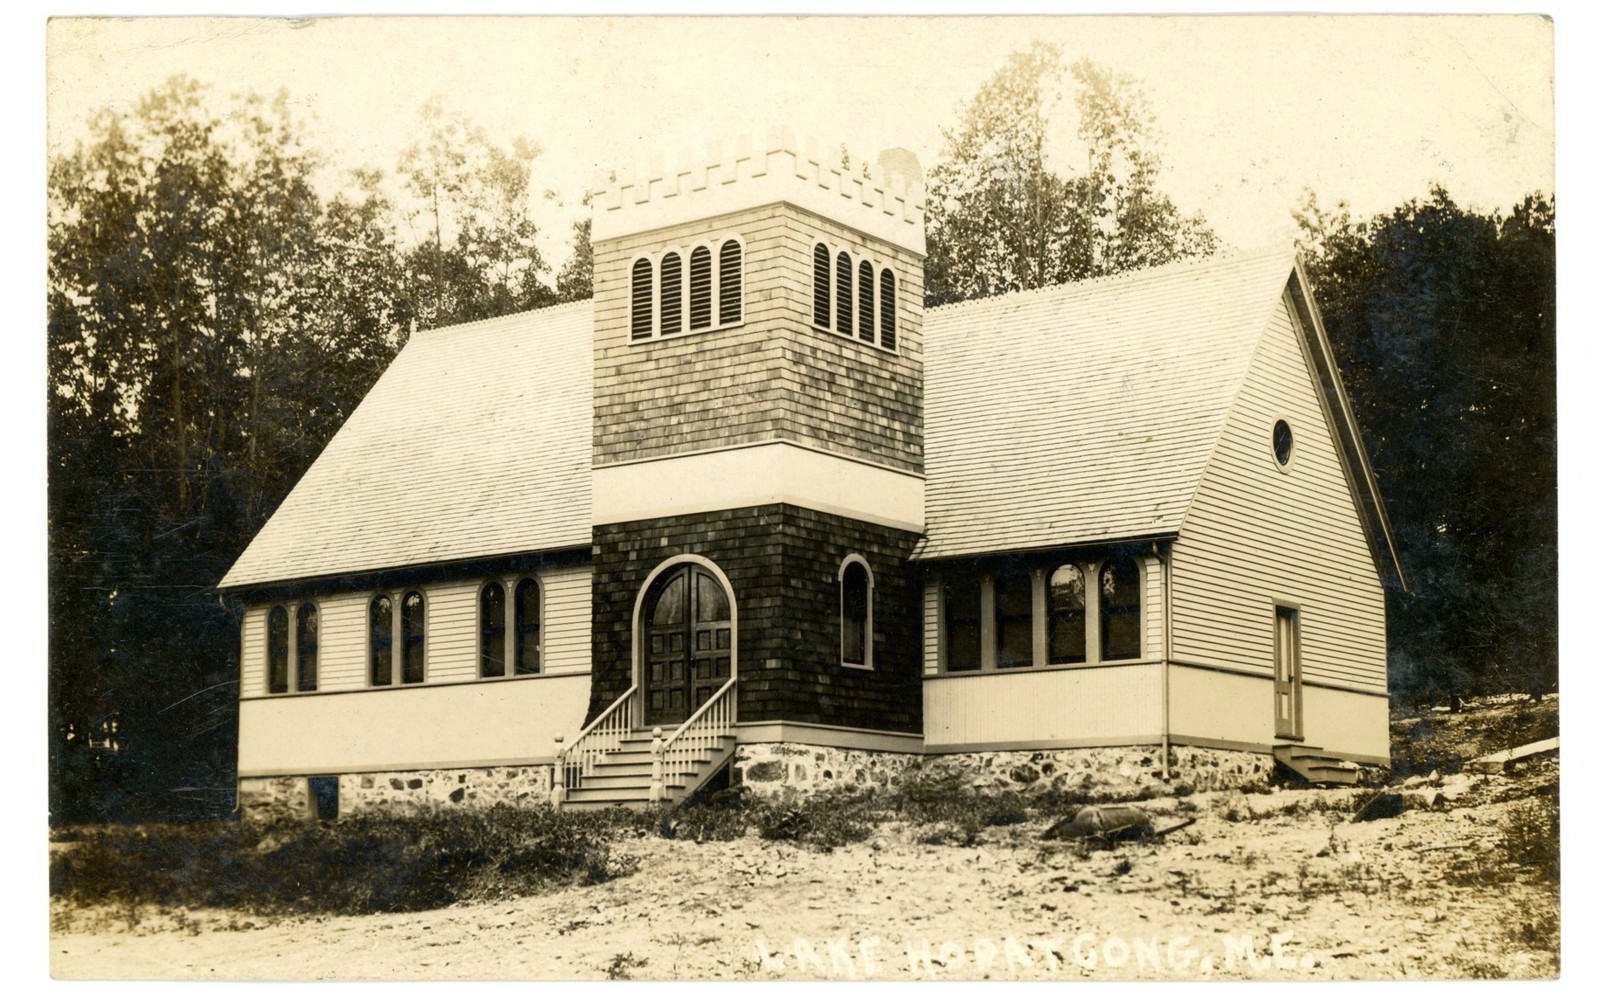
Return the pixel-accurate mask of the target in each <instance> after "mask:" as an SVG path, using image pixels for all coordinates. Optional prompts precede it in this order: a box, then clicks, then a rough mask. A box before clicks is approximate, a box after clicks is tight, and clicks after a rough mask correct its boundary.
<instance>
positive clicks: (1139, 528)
mask: <svg viewBox="0 0 1600 990" xmlns="http://www.w3.org/2000/svg"><path fill="white" fill-rule="evenodd" d="M871 174H872V178H871V179H870V180H869V179H864V178H862V177H860V176H858V175H850V174H843V173H842V172H841V171H840V169H839V168H838V166H837V165H836V164H835V163H833V162H832V158H831V156H830V155H828V154H826V153H823V152H821V151H820V149H819V147H818V146H817V145H815V144H803V143H802V142H800V141H798V140H797V139H796V138H795V136H794V135H793V133H792V132H790V131H788V130H786V129H775V130H773V131H771V132H770V133H768V134H765V135H761V136H760V137H758V138H755V139H749V140H745V141H742V142H740V143H738V144H737V145H736V146H724V147H718V146H713V147H712V148H711V149H709V151H708V153H706V154H704V155H701V156H698V157H696V156H683V157H682V158H680V160H679V161H678V162H677V163H676V166H675V167H667V166H666V165H665V164H664V163H662V162H661V161H659V160H658V161H656V162H654V163H652V165H651V167H650V168H649V169H646V170H641V171H640V172H638V173H624V174H622V175H621V176H619V177H618V178H617V179H615V180H613V181H610V182H608V183H606V184H605V185H604V186H603V187H602V188H600V189H599V190H597V192H596V194H595V196H594V198H593V210H594V214H593V226H592V238H593V247H594V298H593V299H592V300H590V301H584V302H579V303H570V304H566V305H559V306H554V307H550V308H547V309H540V310H535V311H531V312H527V313H520V314H517V315H513V316H506V317H501V318H497V319H491V320H484V321H481V322H477V323H469V324H464V325H460V326H453V327H445V328H440V329H437V330H429V331H423V332H419V333H416V334H414V335H413V336H412V338H411V339H410V341H409V342H408V343H407V344H406V346H405V347H404V348H403V349H402V350H401V352H400V353H399V355H398V356H397V357H396V358H395V359H394V361H393V363H392V364H391V366H390V367H389V368H388V370H387V371H386V372H385V373H384V374H383V376H382V377H381V379H380V380H379V381H378V382H377V384H376V385H375V386H374V387H373V389H372V391H371V392H370V393H369V394H368V395H367V397H366V398H365V399H364V400H363V402H362V403H361V404H360V406H359V407H358V408H357V409H356V410H355V411H354V412H353V413H352V414H351V416H350V418H349V420H348V421H347V422H346V423H345V425H344V426H343V427H342V428H341V429H340V430H339V432H338V434H337V435H336V436H335V437H334V438H333V440H332V441H331V442H330V443H329V444H328V446H327V448H326V449H325V450H324V451H323V453H322V454H321V456H320V457H319V458H318V459H317V460H316V462H315V463H314V464H313V465H312V466H311V468H310V469H309V470H308V471H307V472H306V474H305V476H304V477H303V478H302V479H301V480H300V482H299V484H298V485H296V487H295V488H294V490H293V491H292V492H291V493H290V495H289V496H288V497H287V498H286V499H285V500H284V502H283V504H282V505H281V506H280V507H279V509H278V510H277V512H276V513H275V514H274V515H273V517H272V518H271V520H270V521H269V522H268V523H267V524H266V526H264V527H263V528H262V530H261V531H260V533H259V534H257V536H256V538H255V539H254V541H253V542H252V543H251V544H250V546H249V548H248V549H247V550H246V551H245V552H244V554H243V555H242V556H241V557H240V558H239V560H238V561H237V562H236V563H235V564H234V566H233V568H232V569H231V570H230V571H229V572H228V574H227V576H226V577H225V578H224V579H223V581H222V583H221V586H220V590H221V591H222V592H223V593H225V594H227V595H229V596H232V597H233V598H235V599H236V600H237V601H239V602H241V603H242V604H243V606H244V618H243V623H242V629H241V635H240V671H241V679H240V705H239V708H240V726H239V765H238V775H239V789H240V804H241V808H242V809H243V810H244V812H245V813H247V814H268V813H274V812H289V813H293V814H301V815H308V816H316V817H330V816H333V815H336V814H341V813H344V814H348V813H351V812H353V811H356V810H361V809H367V808H376V807H383V806H419V805H434V806H478V805H485V804H492V803H495V802H499V801H506V802H535V801H555V802H557V803H558V804H561V805H563V806H594V805H612V804H627V805H641V804H645V803H648V802H652V801H668V802H676V801H681V800H683V799H684V798H686V797H687V796H689V795H691V794H693V793H694V792H695V791H696V790H698V789H700V788H702V787H705V786H707V785H716V786H720V785H722V784H725V783H729V782H732V783H736V784H742V785H745V786H748V787H750V788H751V790H752V791H753V792H754V793H756V794H758V795H759V794H770V795H778V796H798V795H803V794H807V793H811V792H812V791H815V790H817V789H819V788H828V787H840V786H844V787H860V786H874V785H884V784H887V783H890V782H892V781H893V780H894V778H895V777H896V776H897V775H898V774H900V773H902V772H904V771H905V770H906V769H907V768H908V767H911V766H914V765H917V764H919V763H921V762H924V761H928V760H935V759H941V760H951V761H957V762H963V763H965V764H967V765H970V766H971V767H972V768H973V769H974V771H975V772H982V773H988V774H991V775H994V776H996V777H997V778H1003V779H1004V780H1006V781H1009V782H1010V783H1011V784H1013V785H1015V786H1019V787H1028V788H1039V787H1051V786H1057V787H1073V788H1081V789H1083V790H1087V791H1096V790H1100V791H1117V792H1124V791H1125V792H1128V793H1133V792H1137V791H1141V790H1149V791H1152V792H1160V791H1162V790H1170V789H1172V788H1176V787H1179V786H1181V785H1183V784H1187V785H1188V786H1190V787H1197V788H1202V787H1208V786H1232V785H1237V784H1239V783H1242V782H1244V781H1246V780H1249V779H1252V778H1258V779H1259V778H1263V777H1265V775H1266V774H1268V773H1269V772H1271V771H1272V770H1273V769H1274V767H1275V766H1281V767H1282V768H1283V769H1285V770H1287V771H1291V772H1293V773H1297V774H1299V775H1300V776H1302V777H1305V778H1307V779H1310V780H1313V781H1335V782H1337V781H1347V782H1348V781H1351V780H1353V779H1355V774H1356V770H1355V767H1356V766H1357V765H1361V764H1366V765H1382V764H1386V763H1387V762H1388V756H1389V748H1388V681H1387V672H1386V647H1385V630H1384V588H1385V586H1386V584H1388V585H1393V586H1396V587H1403V586H1404V580H1405V579H1404V575H1403V573H1402V570H1401V567H1400V562H1399V560H1398V558H1397V556H1396V553H1395V544H1394V537H1393V534H1392V533H1391V531H1390V528H1389V524H1388V521H1387V519H1386V517H1385V514H1384V509H1383V504H1382V500H1381V498H1380V496H1379V493H1378V487H1377V482H1376V479H1375V477H1374V474H1373V471H1372V467H1371V464H1370V463H1369V461H1368V458H1367V455H1366V453H1365V451H1364V449H1363V447H1362V442H1361V438H1360V435H1359V433H1358V431H1357V427H1356V423H1355V420H1354V417H1353V414H1352V412H1351V408H1350V403H1349V400H1348V398H1347V397H1346V395H1345V392H1344V389H1343V386H1342V385H1341V383H1340V379H1339V373H1338V370H1337V369H1336V368H1335V366H1334V362H1333V353H1332V350H1331V348H1330V347H1329V344H1328V340H1327V337H1326V335H1325V334H1324V332H1323V329H1322V326H1321V323H1320V321H1319V318H1318V315H1317V309H1316V304H1315V302H1314V301H1313V297H1312V291H1311V286H1310V285H1309V284H1308V282H1307V279H1306V275H1305V271H1304V269H1303V267H1302V266H1301V265H1300V264H1299V262H1298V260H1297V259H1296V257H1295V256H1294V254H1293V253H1292V252H1290V251H1270V252H1257V253H1243V254H1235V255H1229V256H1223V257H1217V258H1213V259H1207V260H1203V261H1196V262H1186V263H1181V264H1174V265H1168V266H1164V267H1159V268H1151V269H1146V270H1142V271H1136V272H1130V273H1127V274H1122V275H1116V276H1112V277H1108V278H1102V279H1095V280H1092V281H1087V282H1080V283H1074V284H1068V285H1062V286H1057V287H1052V288H1047V289H1038V290H1031V291H1024V292H1016V293H1011V294H1007V295H1002V296H997V297H992V298H987V299H982V300H977V301H973V302H964V303H957V304H953V305H948V306H941V307H937V308H933V309H927V308H925V307H924V305H923V272H922V265H923V257H924V253H925V242H924V233H923V202H922V177H921V172H920V168H919V167H918V165H917V161H916V158H915V157H914V156H913V155H911V154H910V153H909V152H906V151H903V150H898V149H897V150H895V151H891V152H886V153H884V154H883V155H882V156H880V158H879V159H878V161H877V163H876V167H875V168H874V169H872V172H871Z"/></svg>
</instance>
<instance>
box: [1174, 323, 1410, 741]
mask: <svg viewBox="0 0 1600 990" xmlns="http://www.w3.org/2000/svg"><path fill="white" fill-rule="evenodd" d="M1322 396H1323V391H1322V390H1321V389H1320V388H1318V387H1317V385H1316V383H1315V379H1314V377H1313V375H1312V372H1311V368H1310V366H1309V365H1308V363H1307V361H1306V356H1305V350H1304V344H1303V342H1302V337H1301V334H1300V332H1299V330H1298V329H1297V324H1296V321H1295V318H1294V317H1293V316H1292V315H1291V310H1290V307H1289V304H1288V302H1287V300H1286V299H1285V298H1284V297H1282V296H1280V299H1279V303H1278V307H1277V309H1276V311H1275V312H1274V314H1273V316H1272V319H1271V321H1270V323H1269V325H1268V327H1267V331H1266V334H1265V335H1264V336H1263V337H1262V340H1261V344H1260V349H1259V351H1258V352H1257V353H1256V355H1255V357H1254V359H1253V361H1252V363H1251V365H1250V371H1249V374H1248V376H1247V378H1246V380H1245V382H1244V386H1243V388H1242V389H1241V390H1240V391H1239V394H1238V396H1237V398H1236V399H1235V401H1234V403H1233V408H1232V411H1231V413H1230V415H1229V419H1228V423H1227V426H1226V427H1225V428H1224V429H1223V431H1222V433H1221V437H1220V439H1219V440H1218V441H1217V443H1216V450H1215V452H1214V453H1213V454H1212V456H1211V461H1210V465H1209V467H1207V469H1206V472H1205V476H1204V480H1203V481H1202V482H1201V484H1200V487H1199V490H1198V491H1197V492H1196V494H1195V497H1194V499H1193V500H1192V502H1191V503H1190V505H1189V510H1188V515H1187V517H1186V518H1185V519H1184V521H1183V527H1182V536H1181V537H1180V538H1179V539H1178V540H1177V541H1176V543H1175V544H1174V549H1173V566H1174V570H1175V577H1174V581H1173V655H1174V658H1175V659H1178V660H1186V661H1192V662H1198V663H1205V664H1210V665H1215V666H1218V667H1225V668H1235V669H1246V670H1257V671H1266V672H1270V671H1271V670H1272V658H1273V614H1274V611H1273V610H1274V604H1275V602H1282V603H1287V604H1291V605H1293V606H1294V607H1296V608H1298V609H1299V611H1300V622H1301V656H1302V660H1303V664H1304V672H1305V677H1306V679H1307V681H1308V682H1317V681H1323V682H1326V683H1330V684H1336V685H1345V686H1352V687H1361V688H1366V689H1369V690H1376V691H1384V690H1386V684H1387V676H1386V674H1387V667H1386V650H1385V645H1384V592H1383V588H1382V585H1381V582H1380V578H1379V575H1378V572H1377V568H1376V565H1375V563H1374V561H1373V559H1372V554H1371V551H1370V549H1369V544H1368V540H1367V536H1366V533H1365V531H1364V530H1363V528H1362V521H1361V518H1360V516H1359V515H1358V514H1357V510H1356V504H1357V503H1356V501H1355V496H1354V493H1353V492H1352V490H1351V486H1350V483H1349V481H1348V480H1347V475H1346V473H1345V468H1344V466H1343V464H1342V463H1341V455H1340V453H1339V451H1338V449H1337V448H1336V447H1335V442H1334V437H1333V433H1332V431H1331V429H1330V426H1329V420H1328V413H1327V410H1326V408H1325V406H1324V400H1323V398H1322ZM1279 419H1285V420H1287V421H1288V423H1289V424H1290V427H1291V429H1292V431H1293V436H1294V450H1293V455H1292V458H1291V460H1290V463H1289V465H1288V468H1287V470H1282V469H1280V468H1279V465H1278V463H1277V461H1276V460H1275V458H1274V457H1273V452H1272V444H1271V440H1272V434H1273V424H1274V423H1276V422H1277V421H1278V420H1279ZM1263 712H1267V713H1270V706H1268V707H1267V708H1263ZM1263 717H1265V716H1263Z"/></svg>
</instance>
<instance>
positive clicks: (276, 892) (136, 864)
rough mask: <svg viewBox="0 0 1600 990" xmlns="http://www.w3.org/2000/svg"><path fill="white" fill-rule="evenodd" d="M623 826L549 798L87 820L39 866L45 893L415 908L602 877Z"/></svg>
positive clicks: (171, 902)
mask: <svg viewBox="0 0 1600 990" xmlns="http://www.w3.org/2000/svg"><path fill="white" fill-rule="evenodd" d="M624 824H630V825H631V824H634V823H632V822H629V823H624V822H622V821H621V820H620V819H608V818H607V817H605V816H600V815H583V814H563V813H562V812H559V811H554V810H552V809H549V808H504V807H501V808H491V809H487V810H485V811H481V812H466V811H450V812H439V813H424V814H416V815H407V816H390V815H356V816H351V817H349V818H342V819H339V820H337V821H335V822H326V823H316V824H314V823H310V822H294V823H282V822H280V823H272V824H263V823H254V822H236V821H217V822H204V823H197V824H189V825H147V826H140V827H135V828H126V829H115V830H110V829H107V830H97V831H95V832H93V833H89V834H81V835H79V836H77V837H76V838H77V844H76V845H74V846H72V847H71V848H68V849H66V850H64V851H62V852H61V853H59V854H58V855H56V856H55V857H53V859H52V862H51V864H50V891H51V893H52V894H53V895H55V896H58V897H61V898H64V899H66V900H69V901H72V902H76V903H80V904H84V905H96V904H105V905H116V906H123V907H129V908H138V907H141V906H153V907H154V906H160V907H188V908H200V907H205V908H231V909H236V910H247V911H253V912H257V913H261V914H291V913H298V914H369V913H378V912H391V911H422V910H428V909H430V908H437V907H443V906H444V905H447V904H453V903H455V902H457V901H463V900H488V899H497V898H502V897H515V896H520V895H522V894H528V893H534V892H537V891H540V890H546V889H549V888H552V887H564V886H571V885H575V884H577V885H581V884H595V883H604V882H605V881H607V880H610V879H613V878H615V877H618V876H624V875H626V874H628V873H630V872H632V871H633V868H634V865H635V864H633V863H632V862H630V861H628V860H627V859H625V858H624V857H621V856H618V855H616V854H615V853H614V852H613V851H612V850H611V847H610V839H611V837H612V835H613V834H614V833H615V831H616V829H617V828H618V827H619V826H621V825H624Z"/></svg>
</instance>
